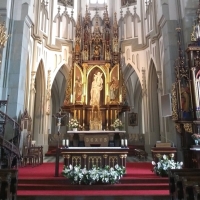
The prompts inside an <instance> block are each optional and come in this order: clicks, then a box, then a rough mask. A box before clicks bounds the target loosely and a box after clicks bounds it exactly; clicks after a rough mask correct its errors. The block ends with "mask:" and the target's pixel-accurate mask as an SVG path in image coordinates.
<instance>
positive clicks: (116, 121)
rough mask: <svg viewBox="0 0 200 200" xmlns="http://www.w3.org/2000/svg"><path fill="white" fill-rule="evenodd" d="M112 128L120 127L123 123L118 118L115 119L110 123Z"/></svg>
mask: <svg viewBox="0 0 200 200" xmlns="http://www.w3.org/2000/svg"><path fill="white" fill-rule="evenodd" d="M111 126H112V127H113V128H122V127H123V124H122V121H121V120H120V119H116V120H115V121H114V123H113V124H111Z"/></svg>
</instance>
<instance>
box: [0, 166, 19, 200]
mask: <svg viewBox="0 0 200 200" xmlns="http://www.w3.org/2000/svg"><path fill="white" fill-rule="evenodd" d="M0 178H1V184H0V185H1V187H0V199H5V200H16V199H17V180H18V170H17V169H0Z"/></svg>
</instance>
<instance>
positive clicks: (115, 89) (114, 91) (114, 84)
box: [110, 76, 119, 100]
mask: <svg viewBox="0 0 200 200" xmlns="http://www.w3.org/2000/svg"><path fill="white" fill-rule="evenodd" d="M118 94H119V80H117V78H116V77H115V76H113V77H112V81H111V83H110V100H116V99H117V97H118Z"/></svg>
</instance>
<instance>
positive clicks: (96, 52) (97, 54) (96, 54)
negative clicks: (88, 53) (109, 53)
mask: <svg viewBox="0 0 200 200" xmlns="http://www.w3.org/2000/svg"><path fill="white" fill-rule="evenodd" d="M93 58H94V60H100V47H99V46H98V45H96V46H95V47H94V55H93Z"/></svg>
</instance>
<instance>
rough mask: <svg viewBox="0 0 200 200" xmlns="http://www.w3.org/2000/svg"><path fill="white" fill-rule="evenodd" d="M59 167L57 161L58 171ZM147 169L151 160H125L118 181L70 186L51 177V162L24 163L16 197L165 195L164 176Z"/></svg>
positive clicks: (59, 178) (64, 179) (52, 171)
mask: <svg viewBox="0 0 200 200" xmlns="http://www.w3.org/2000/svg"><path fill="white" fill-rule="evenodd" d="M62 168H63V164H61V163H60V168H59V171H60V173H61V171H62ZM151 169H152V165H151V163H127V168H126V174H125V176H124V177H123V178H122V179H121V180H120V183H119V184H115V185H92V186H88V185H72V184H70V183H69V181H68V180H67V179H66V178H64V177H62V175H60V177H54V171H55V164H54V163H44V164H42V165H40V166H37V167H34V168H32V167H31V166H30V167H29V166H27V167H24V168H19V180H18V195H17V196H18V197H21V198H20V199H23V198H22V197H27V196H169V184H168V178H161V177H158V176H156V175H155V174H153V172H152V171H151ZM102 191H103V192H102Z"/></svg>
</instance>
